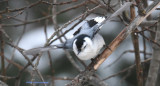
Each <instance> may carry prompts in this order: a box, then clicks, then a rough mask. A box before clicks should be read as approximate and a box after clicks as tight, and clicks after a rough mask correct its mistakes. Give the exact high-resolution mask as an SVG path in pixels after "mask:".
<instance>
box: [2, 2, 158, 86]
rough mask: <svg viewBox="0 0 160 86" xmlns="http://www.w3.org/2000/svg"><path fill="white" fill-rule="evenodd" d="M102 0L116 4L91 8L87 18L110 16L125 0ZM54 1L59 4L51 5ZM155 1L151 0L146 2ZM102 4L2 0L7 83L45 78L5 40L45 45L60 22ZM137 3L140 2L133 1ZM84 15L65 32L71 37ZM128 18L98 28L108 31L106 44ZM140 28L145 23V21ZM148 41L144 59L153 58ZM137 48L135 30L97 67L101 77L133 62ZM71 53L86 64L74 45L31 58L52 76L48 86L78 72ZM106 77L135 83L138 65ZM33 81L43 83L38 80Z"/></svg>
mask: <svg viewBox="0 0 160 86" xmlns="http://www.w3.org/2000/svg"><path fill="white" fill-rule="evenodd" d="M99 1H100V2H101V3H104V2H105V3H107V4H110V6H111V8H112V9H111V8H110V7H107V6H106V8H104V7H99V8H97V9H96V10H94V11H93V12H91V13H89V15H88V16H87V18H86V19H85V20H89V19H92V18H95V17H97V16H110V15H111V14H112V13H113V12H114V11H116V10H117V9H118V8H120V6H121V4H123V3H125V1H123V0H122V1H120V0H99ZM146 1H147V0H146ZM122 2H123V3H122ZM53 3H55V4H56V5H53ZM151 3H152V0H148V4H151ZM98 4H99V2H98V0H0V26H1V33H0V36H1V37H0V41H1V45H0V47H1V54H4V55H1V59H0V75H1V76H0V80H1V81H3V82H5V83H6V84H8V86H18V85H19V86H32V84H31V83H27V82H30V81H35V82H36V81H37V82H40V81H41V79H40V77H39V75H38V74H37V72H36V71H35V69H34V68H33V67H31V66H29V67H27V68H25V70H24V69H23V68H24V67H25V66H26V65H27V64H28V61H27V60H26V59H25V57H24V56H23V55H22V54H21V52H19V51H18V50H17V49H15V48H13V47H11V46H10V45H8V44H7V42H10V43H12V44H14V45H15V46H18V47H19V48H22V49H24V50H28V49H32V48H36V47H43V46H44V45H45V43H46V42H47V40H48V39H49V38H50V37H51V35H52V34H53V33H54V32H55V30H56V29H57V27H58V28H59V27H62V26H64V24H66V23H67V22H68V21H71V20H73V19H75V18H77V17H78V16H80V15H82V14H84V13H85V12H86V11H87V10H88V9H93V8H94V7H96V6H97V5H98ZM53 6H55V7H53ZM135 9H137V8H136V7H135ZM128 11H129V8H128ZM136 12H137V11H136ZM159 14H160V11H159V10H156V11H154V12H153V13H152V15H151V16H150V17H152V19H155V20H156V19H157V17H158V16H159ZM54 17H55V18H54ZM80 19H81V18H80ZM80 19H77V20H75V21H73V22H72V23H70V24H68V25H67V26H66V27H64V28H62V31H61V32H60V33H59V34H62V33H64V32H65V31H66V30H68V29H70V28H72V27H73V26H74V25H75V24H76V23H77V22H78V21H79V20H80ZM85 20H84V21H85ZM122 20H123V21H124V22H125V23H124V22H123V21H122ZM84 21H82V22H81V23H79V24H78V25H77V26H76V27H74V28H73V29H72V30H70V31H69V32H68V33H67V34H65V37H66V38H70V37H71V36H72V34H73V33H74V32H75V31H76V30H77V29H78V28H79V27H80V26H81V25H82V24H83V23H84ZM55 23H57V25H55ZM127 23H128V22H127V20H125V19H124V18H123V17H122V19H120V18H119V17H116V18H114V19H113V20H112V21H110V22H107V23H106V24H104V25H103V27H102V29H101V30H100V31H99V33H100V34H101V35H102V36H103V37H104V40H105V43H106V45H108V44H109V43H110V42H111V41H112V40H113V39H114V38H115V37H116V36H117V35H118V34H119V33H120V31H122V30H123V29H124V27H125V26H126V24H127ZM138 29H141V27H139V28H138ZM145 35H146V36H147V37H150V33H149V32H145ZM57 36H58V35H56V36H54V37H53V38H52V40H54V39H55V38H57ZM65 37H62V41H65ZM59 43H61V41H60V40H56V41H54V42H53V43H52V44H51V45H54V44H59ZM145 43H146V50H145V51H146V52H147V53H148V54H147V55H146V56H145V58H144V55H143V53H141V54H140V57H141V61H144V60H145V59H147V58H150V57H151V53H152V43H151V42H148V41H146V42H145ZM143 45H144V43H143V38H142V37H141V36H139V46H140V51H144V46H143ZM133 50H134V49H133V43H132V39H131V36H129V37H127V39H125V40H124V41H123V42H122V43H121V44H120V46H119V47H118V48H117V49H116V50H115V51H114V52H113V53H112V54H111V56H109V58H108V59H107V60H106V61H105V62H104V63H103V64H102V65H101V66H100V68H99V69H98V71H97V75H98V76H99V77H100V79H102V80H103V79H105V78H107V77H108V76H110V75H112V74H116V73H118V72H119V71H121V70H123V69H125V68H128V67H129V66H131V65H133V64H135V56H134V53H133V52H131V51H133ZM2 51H4V52H2ZM2 57H4V59H2ZM70 57H71V59H72V60H74V62H75V63H76V65H78V67H80V69H81V70H84V69H85V67H84V66H83V65H82V64H81V62H80V61H79V60H78V59H77V57H76V56H75V55H74V53H73V52H72V51H65V50H63V49H56V50H51V51H49V52H44V53H43V54H42V56H41V57H40V59H38V57H37V58H36V59H35V60H34V61H33V64H34V65H35V66H36V65H37V69H38V70H39V71H40V73H41V75H42V77H43V78H44V81H46V82H48V83H47V86H65V84H67V83H69V82H70V81H71V80H72V79H73V78H74V77H75V76H76V75H77V74H79V72H80V71H79V69H77V68H76V67H75V65H74V64H73V63H72V61H71V60H70V59H69V58H70ZM28 58H29V59H33V56H28ZM90 62H91V61H84V63H85V64H86V65H88V64H89V63H90ZM148 64H149V62H148V63H147V62H146V63H145V64H144V65H145V69H147V68H148ZM4 70H5V71H4ZM22 70H23V71H22ZM3 76H8V78H6V79H4V77H3ZM104 81H105V82H106V83H107V84H108V85H109V86H136V85H137V81H136V71H135V67H133V68H131V69H128V70H127V71H125V72H123V73H120V74H119V75H117V76H114V77H111V78H109V79H106V80H104ZM35 86H44V85H43V84H35Z"/></svg>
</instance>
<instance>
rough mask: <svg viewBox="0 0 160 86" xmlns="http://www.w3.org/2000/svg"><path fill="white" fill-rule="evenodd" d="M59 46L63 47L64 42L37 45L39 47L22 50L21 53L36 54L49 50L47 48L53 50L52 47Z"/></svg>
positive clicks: (56, 47)
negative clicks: (44, 45) (43, 45)
mask: <svg viewBox="0 0 160 86" xmlns="http://www.w3.org/2000/svg"><path fill="white" fill-rule="evenodd" d="M59 48H64V44H57V45H50V46H47V47H39V48H33V49H29V50H25V51H23V53H24V54H25V55H33V56H34V55H37V54H39V53H41V52H45V51H49V50H53V49H59Z"/></svg>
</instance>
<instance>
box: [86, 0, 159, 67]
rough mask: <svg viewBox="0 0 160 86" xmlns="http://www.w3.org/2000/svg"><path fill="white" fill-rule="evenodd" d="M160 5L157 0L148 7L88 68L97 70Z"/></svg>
mask: <svg viewBox="0 0 160 86" xmlns="http://www.w3.org/2000/svg"><path fill="white" fill-rule="evenodd" d="M158 5H160V2H159V1H158V0H157V1H155V2H154V3H153V4H152V5H150V6H149V7H148V8H147V9H146V15H145V16H140V15H138V16H137V17H136V18H135V19H134V20H133V21H132V22H131V24H130V25H129V26H127V27H125V28H124V30H123V31H121V32H120V33H119V35H118V36H117V37H116V38H115V39H114V40H113V41H112V42H111V43H110V44H109V48H110V49H109V48H107V49H105V50H104V51H103V53H102V54H101V55H100V56H99V57H98V58H97V59H96V61H94V62H92V63H91V64H90V66H89V67H88V69H89V70H90V69H94V70H97V69H98V67H99V66H100V65H101V64H102V63H103V62H104V61H105V60H106V59H107V58H108V56H110V55H111V54H112V52H113V51H114V50H115V49H116V48H117V47H118V46H119V45H120V43H121V42H122V41H123V40H124V39H125V38H127V36H129V35H130V34H131V32H132V30H135V29H136V28H137V27H138V25H140V24H141V22H142V21H143V20H144V19H146V17H148V16H149V15H150V14H151V13H152V12H153V11H154V10H155V9H156V8H157V6H158Z"/></svg>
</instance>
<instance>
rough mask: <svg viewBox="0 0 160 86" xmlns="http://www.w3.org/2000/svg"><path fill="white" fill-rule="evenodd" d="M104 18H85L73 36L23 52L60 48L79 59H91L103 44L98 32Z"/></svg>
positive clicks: (38, 51)
mask: <svg viewBox="0 0 160 86" xmlns="http://www.w3.org/2000/svg"><path fill="white" fill-rule="evenodd" d="M105 19H106V18H105V17H95V18H92V19H90V20H87V21H85V23H84V24H83V25H82V26H81V27H80V28H79V29H78V30H77V31H76V32H75V33H74V34H73V37H72V38H70V39H67V40H66V41H65V42H64V43H62V44H57V45H50V46H47V47H39V48H33V49H30V50H25V51H24V54H26V55H35V54H38V53H40V52H44V51H48V50H52V49H58V48H62V49H69V50H72V51H73V52H74V53H75V55H76V56H77V57H78V58H79V59H80V60H90V59H93V58H95V57H96V56H97V55H98V54H99V52H100V51H101V49H102V48H103V47H104V46H105V41H104V39H103V37H102V36H101V35H100V34H99V33H98V31H99V30H100V28H101V27H102V25H103V24H104V21H105Z"/></svg>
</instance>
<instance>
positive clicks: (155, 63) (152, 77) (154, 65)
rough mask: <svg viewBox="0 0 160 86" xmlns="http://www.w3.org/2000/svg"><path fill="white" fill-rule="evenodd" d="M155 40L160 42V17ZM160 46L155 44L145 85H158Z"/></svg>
mask: <svg viewBox="0 0 160 86" xmlns="http://www.w3.org/2000/svg"><path fill="white" fill-rule="evenodd" d="M155 41H156V42H157V43H158V44H160V19H159V22H158V27H157V31H156V38H155ZM159 52H160V47H159V46H157V45H153V59H152V60H151V64H150V68H149V73H148V77H147V81H146V85H145V86H156V81H157V76H158V70H159V68H160V55H159Z"/></svg>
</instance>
